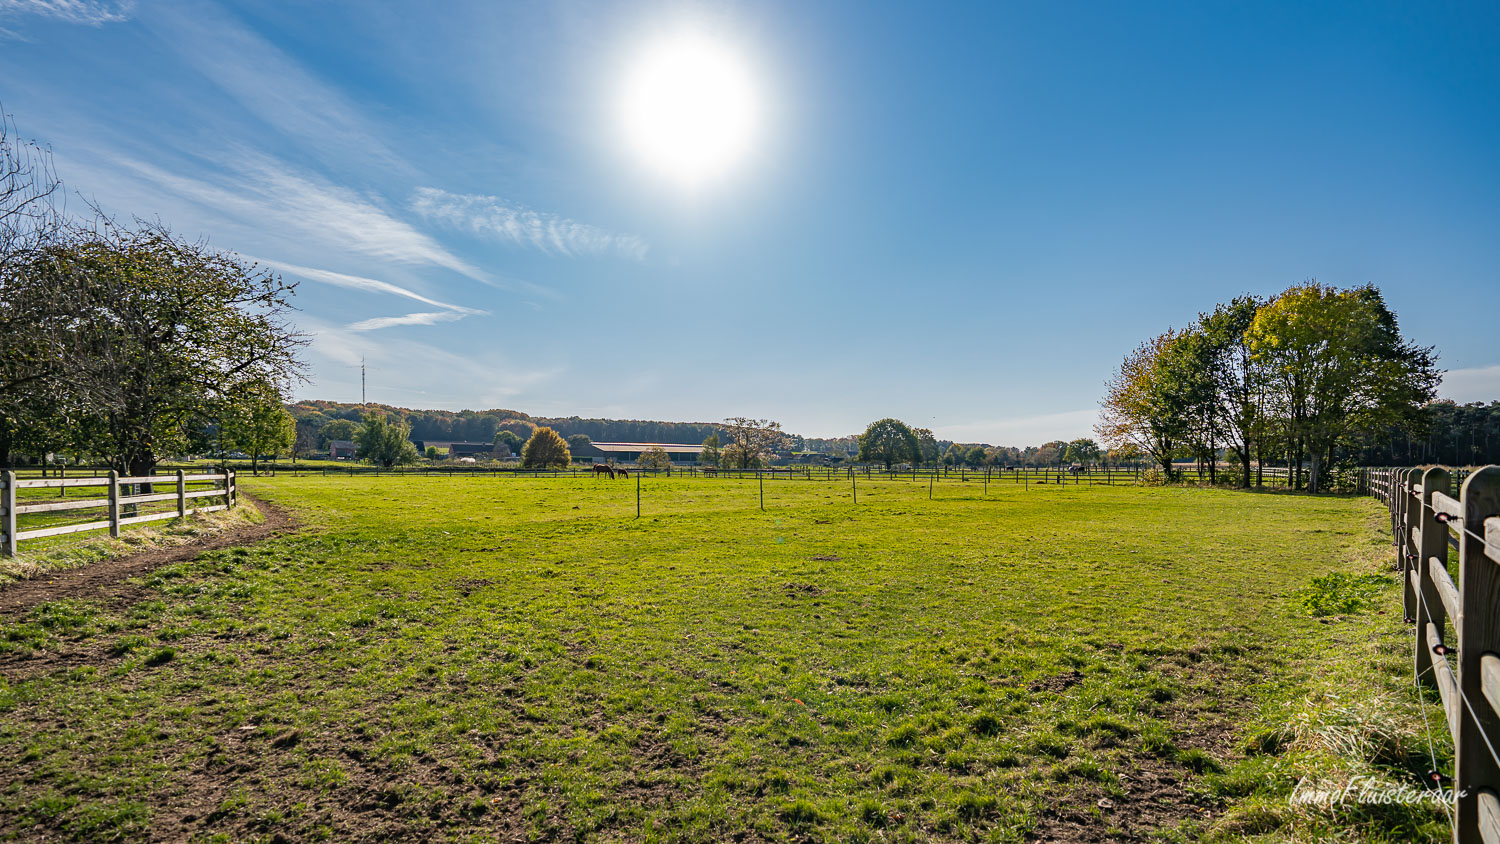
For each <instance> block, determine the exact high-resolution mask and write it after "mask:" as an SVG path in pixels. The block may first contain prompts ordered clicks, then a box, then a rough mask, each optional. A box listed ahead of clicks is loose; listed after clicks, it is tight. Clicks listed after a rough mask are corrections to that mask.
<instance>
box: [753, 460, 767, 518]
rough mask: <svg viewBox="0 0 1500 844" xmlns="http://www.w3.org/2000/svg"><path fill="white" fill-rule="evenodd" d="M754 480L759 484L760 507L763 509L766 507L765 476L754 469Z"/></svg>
mask: <svg viewBox="0 0 1500 844" xmlns="http://www.w3.org/2000/svg"><path fill="white" fill-rule="evenodd" d="M755 480H756V481H757V482H758V483H759V484H760V509H761V510H762V511H764V510H765V509H766V477H765V475H764V474H763V473H762V472H761V471H760V470H759V469H756V470H755Z"/></svg>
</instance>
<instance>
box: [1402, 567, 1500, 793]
mask: <svg viewBox="0 0 1500 844" xmlns="http://www.w3.org/2000/svg"><path fill="white" fill-rule="evenodd" d="M1419 583H1420V581H1419ZM1417 600H1419V601H1420V602H1421V603H1422V609H1424V610H1426V611H1427V612H1426V616H1427V618H1429V619H1430V618H1432V617H1433V615H1432V607H1431V606H1430V605H1428V603H1427V596H1425V595H1423V594H1422V590H1421V589H1418V590H1417ZM1426 632H1427V631H1425V630H1418V631H1417V638H1418V640H1419V641H1420V640H1421V638H1422V637H1423V636H1425V635H1426ZM1442 635H1443V631H1442V630H1441V629H1439V630H1438V638H1439V639H1442ZM1462 647H1463V643H1462V642H1460V643H1459V648H1460V650H1462ZM1432 655H1433V656H1434V657H1437V658H1438V659H1441V660H1442V661H1443V662H1444V663H1447V661H1448V657H1447V655H1445V654H1439V653H1434V654H1432ZM1412 668H1413V670H1415V669H1416V665H1415V664H1413V666H1412ZM1448 671H1449V672H1452V671H1453V666H1451V665H1450V666H1448ZM1434 676H1436V675H1435V674H1434ZM1452 688H1453V690H1454V691H1456V692H1458V697H1459V699H1460V700H1462V701H1463V704H1464V707H1465V708H1467V709H1468V710H1469V714H1470V715H1471V716H1473V718H1474V729H1476V730H1478V731H1479V737H1480V738H1482V739H1484V746H1485V748H1486V749H1488V750H1489V752H1490V758H1491V759H1493V760H1495V765H1496V766H1497V767H1500V754H1497V753H1496V752H1495V745H1494V743H1493V742H1491V741H1490V737H1489V734H1488V733H1486V732H1485V731H1484V726H1483V725H1482V724H1480V723H1479V713H1478V712H1476V711H1475V710H1474V704H1472V703H1470V702H1469V696H1468V695H1466V694H1464V687H1463V685H1462V684H1460V683H1459V682H1458V681H1457V678H1455V680H1454V683H1453V686H1452ZM1445 720H1446V716H1445Z"/></svg>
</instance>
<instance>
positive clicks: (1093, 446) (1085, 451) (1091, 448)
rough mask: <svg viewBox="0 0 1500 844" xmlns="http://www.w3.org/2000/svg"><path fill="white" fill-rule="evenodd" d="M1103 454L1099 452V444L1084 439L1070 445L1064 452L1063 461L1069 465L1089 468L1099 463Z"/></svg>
mask: <svg viewBox="0 0 1500 844" xmlns="http://www.w3.org/2000/svg"><path fill="white" fill-rule="evenodd" d="M1101 454H1102V452H1101V451H1100V450H1099V444H1098V443H1096V442H1094V441H1093V440H1091V439H1089V438H1087V437H1083V438H1081V439H1076V440H1074V441H1072V442H1070V443H1068V449H1067V451H1066V452H1064V454H1063V459H1064V460H1066V461H1068V462H1069V463H1077V464H1080V465H1083V466H1088V465H1090V464H1093V463H1097V462H1099V457H1100V455H1101Z"/></svg>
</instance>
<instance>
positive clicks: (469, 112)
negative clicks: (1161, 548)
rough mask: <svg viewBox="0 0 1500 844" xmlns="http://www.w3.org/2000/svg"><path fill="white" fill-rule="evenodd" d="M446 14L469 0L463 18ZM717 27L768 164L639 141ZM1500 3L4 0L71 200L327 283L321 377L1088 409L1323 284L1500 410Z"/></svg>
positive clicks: (334, 393) (975, 409)
mask: <svg viewBox="0 0 1500 844" xmlns="http://www.w3.org/2000/svg"><path fill="white" fill-rule="evenodd" d="M435 10H438V11H435ZM682 32H693V33H696V34H698V36H700V37H701V38H703V39H706V40H709V41H711V42H713V43H718V44H722V45H724V48H725V49H726V50H727V51H728V53H729V54H732V55H733V56H736V57H738V61H740V62H741V64H742V66H743V67H744V68H746V71H745V72H746V73H747V74H748V75H749V77H750V78H751V79H752V80H753V81H754V86H755V89H756V91H757V92H758V102H759V104H760V106H759V109H758V111H757V114H758V118H757V122H756V125H757V127H758V130H757V131H756V133H755V135H754V139H753V142H752V143H750V145H749V148H748V151H747V152H746V153H745V154H744V155H743V156H742V157H741V158H740V160H738V161H737V162H736V163H735V166H734V167H733V168H732V169H730V170H728V171H727V172H725V173H724V174H722V175H721V176H720V177H718V178H715V179H712V180H710V181H709V182H707V183H703V184H698V185H695V186H693V187H691V188H685V187H684V186H683V185H682V184H681V183H679V182H676V181H674V180H673V179H670V178H665V177H664V176H663V174H662V173H661V172H660V171H658V170H656V169H653V168H651V167H649V166H647V165H646V164H645V163H643V161H642V160H641V159H640V157H639V156H638V155H636V154H634V150H633V149H632V148H631V146H630V144H629V143H628V142H627V141H626V138H625V136H624V130H623V129H622V121H621V119H620V117H619V112H620V106H619V103H620V101H621V98H622V95H621V89H622V84H623V83H622V80H625V79H629V78H631V73H632V70H633V68H635V67H637V66H639V65H640V63H641V62H642V61H644V60H645V58H644V57H647V56H649V55H650V53H651V50H652V49H653V45H657V44H660V43H663V42H664V39H665V40H670V37H671V36H672V35H673V34H676V33H682ZM1497 43H1500V6H1497V5H1496V4H1494V3H1473V4H1462V3H1458V4H1451V3H1450V4H1427V3H1422V4H1417V3H1409V4H1391V5H1382V4H1374V3H1352V4H1347V5H1340V4H1325V3H1318V4H1308V3H1289V4H1284V5H1275V4H1268V3H1257V4H1244V3H1234V4H1231V3H1204V2H1192V3H1179V4H1171V3H1149V4H1148V3H1130V4H1125V3H1100V4H1088V3H1040V2H1038V3H1029V4H1003V3H980V4H973V5H959V4H910V5H887V4H876V3H870V2H850V3H837V2H828V3H801V2H798V3H790V2H788V3H775V2H757V3H734V2H713V3H684V2H667V1H666V0H662V1H661V2H644V3H630V2H613V3H571V2H559V3H524V4H523V3H471V4H466V3H458V2H445V3H442V4H417V3H410V4H396V3H389V4H374V3H367V2H348V3H340V2H326V3H307V2H298V3H255V4H245V5H236V6H230V5H222V6H216V5H214V4H212V3H208V2H194V3H182V4H178V3H171V2H162V3H155V2H138V3H135V4H117V3H97V2H93V0H0V102H3V105H4V108H5V110H6V111H7V112H9V113H11V114H13V115H14V116H15V118H16V121H17V122H18V124H19V125H20V127H21V129H22V132H23V133H24V134H27V135H30V136H35V137H36V138H38V139H39V140H42V141H44V142H46V143H49V144H51V146H52V148H53V150H54V153H55V156H56V159H57V163H58V166H59V169H60V171H61V174H62V175H63V176H64V178H65V179H66V181H67V183H68V186H69V188H70V189H71V190H73V191H75V192H76V194H75V195H74V196H73V197H72V198H71V199H70V200H69V202H70V206H71V207H73V208H74V210H78V209H79V208H81V207H82V206H83V202H84V200H83V199H81V198H80V197H87V198H89V199H92V200H94V201H97V202H98V203H99V204H101V205H102V206H103V207H104V208H105V209H106V210H108V211H110V212H112V213H115V214H118V215H121V216H130V215H138V216H142V217H160V218H161V219H162V220H163V221H165V222H167V223H169V224H170V225H171V226H172V227H173V228H174V229H175V230H177V231H178V232H180V233H182V234H185V235H189V236H193V237H197V236H204V237H207V238H209V239H210V241H211V243H212V244H214V245H216V246H218V247H221V248H225V249H232V250H235V251H238V252H240V253H242V254H245V255H247V256H253V257H254V258H257V259H259V260H261V261H263V262H266V263H267V264H270V265H272V266H274V267H276V268H277V269H279V270H280V271H281V272H283V273H284V274H285V275H287V276H288V277H292V278H296V279H299V280H301V282H302V284H301V287H300V289H299V293H298V296H297V304H298V306H299V308H300V309H301V310H300V312H299V313H298V315H297V323H298V325H299V326H300V327H301V328H302V329H303V330H304V331H306V332H308V333H309V334H311V335H313V340H314V342H313V345H312V346H311V348H310V350H309V355H308V359H309V363H310V364H311V373H310V374H311V382H310V383H308V384H306V385H304V386H302V387H300V388H299V390H298V393H297V394H298V395H299V396H301V397H309V398H325V399H335V400H343V401H357V400H358V398H359V368H358V364H359V360H360V358H361V357H364V358H366V359H367V360H368V364H369V384H370V398H371V399H372V400H378V401H382V402H388V403H392V404H398V405H405V406H410V407H442V408H450V409H459V408H466V407H467V408H475V409H478V408H488V407H510V408H515V409H519V410H524V411H527V412H529V413H533V414H539V415H571V414H578V415H583V416H612V417H629V418H656V419H677V420H714V419H720V418H723V417H725V416H729V415H748V416H764V417H771V418H776V419H779V420H781V421H782V422H783V423H784V424H785V426H786V427H787V429H788V430H791V431H795V432H797V433H801V434H805V435H809V436H834V435H840V434H845V433H851V432H854V431H857V430H860V429H862V428H863V426H864V424H865V423H867V422H869V421H870V420H872V419H875V418H879V417H882V416H897V417H901V418H904V419H906V420H907V421H908V422H911V423H913V424H918V425H925V426H928V427H932V428H933V429H934V430H936V431H937V432H938V433H939V436H945V437H948V438H953V439H959V440H965V441H987V442H992V443H996V444H1006V445H1024V444H1028V443H1037V442H1041V441H1042V440H1044V439H1049V438H1052V437H1074V436H1082V435H1086V434H1088V432H1089V429H1090V427H1091V425H1092V421H1093V417H1094V412H1095V411H1094V409H1095V407H1096V403H1097V400H1098V397H1099V395H1100V393H1101V392H1102V383H1103V381H1104V380H1105V379H1106V378H1107V377H1108V376H1109V374H1110V372H1111V370H1112V369H1113V367H1114V366H1115V365H1116V364H1117V363H1118V361H1119V360H1120V358H1121V357H1122V356H1123V355H1124V354H1125V353H1126V352H1127V351H1128V350H1129V349H1130V348H1131V347H1133V346H1134V345H1135V344H1137V343H1138V342H1140V341H1141V340H1142V339H1144V338H1145V337H1147V336H1149V335H1152V334H1155V333H1157V332H1159V331H1161V330H1163V329H1165V328H1166V327H1168V326H1182V325H1184V324H1186V323H1188V322H1189V321H1190V320H1191V319H1192V318H1193V317H1194V316H1195V315H1196V314H1197V313H1198V312H1199V311H1200V310H1205V309H1208V308H1211V307H1212V306H1213V305H1214V304H1215V303H1216V302H1219V301H1223V300H1226V299H1228V298H1230V297H1233V296H1235V295H1237V294H1239V293H1243V292H1251V293H1258V294H1272V293H1275V292H1277V291H1279V290H1281V289H1284V288H1285V287H1287V286H1289V285H1291V284H1294V283H1297V282H1300V281H1303V280H1305V279H1309V278H1317V279H1318V280H1320V281H1323V282H1327V283H1332V284H1339V285H1351V284H1361V283H1365V282H1373V283H1375V284H1377V285H1379V286H1380V288H1381V289H1382V290H1383V291H1384V292H1385V294H1386V297H1387V299H1388V301H1389V302H1390V303H1391V305H1392V306H1393V307H1394V308H1395V310H1396V311H1397V313H1398V315H1399V317H1400V319H1401V322H1402V327H1403V329H1404V331H1405V332H1406V333H1407V334H1408V336H1410V337H1412V338H1413V339H1415V340H1417V341H1419V342H1422V343H1426V344H1434V345H1436V346H1437V347H1438V349H1439V352H1440V353H1441V356H1442V364H1443V366H1445V367H1446V368H1447V369H1449V370H1451V372H1450V374H1449V376H1448V378H1447V381H1446V382H1445V387H1444V393H1445V394H1447V395H1449V396H1450V397H1452V398H1455V399H1459V400H1465V401H1468V400H1489V399H1496V398H1500V347H1497V346H1496V345H1495V343H1494V341H1493V337H1494V335H1493V331H1492V330H1489V329H1485V328H1482V327H1481V324H1480V318H1481V317H1482V318H1484V319H1488V320H1489V321H1490V322H1493V319H1494V317H1495V315H1496V314H1500V155H1497V154H1496V151H1497V150H1500V109H1497V108H1496V103H1500V51H1496V50H1495V49H1494V47H1495V45H1496V44H1497Z"/></svg>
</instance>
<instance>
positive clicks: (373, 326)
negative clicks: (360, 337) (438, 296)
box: [344, 311, 466, 331]
mask: <svg viewBox="0 0 1500 844" xmlns="http://www.w3.org/2000/svg"><path fill="white" fill-rule="evenodd" d="M465 316H466V314H462V313H459V312H457V311H432V312H428V313H420V314H406V315H405V316H391V317H375V318H374V319H362V320H360V321H359V322H351V323H349V324H348V325H346V326H344V328H345V329H346V330H348V331H378V330H379V329H382V328H393V327H395V326H397V325H437V324H438V323H440V322H453V321H455V320H460V319H463V318H464V317H465Z"/></svg>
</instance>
